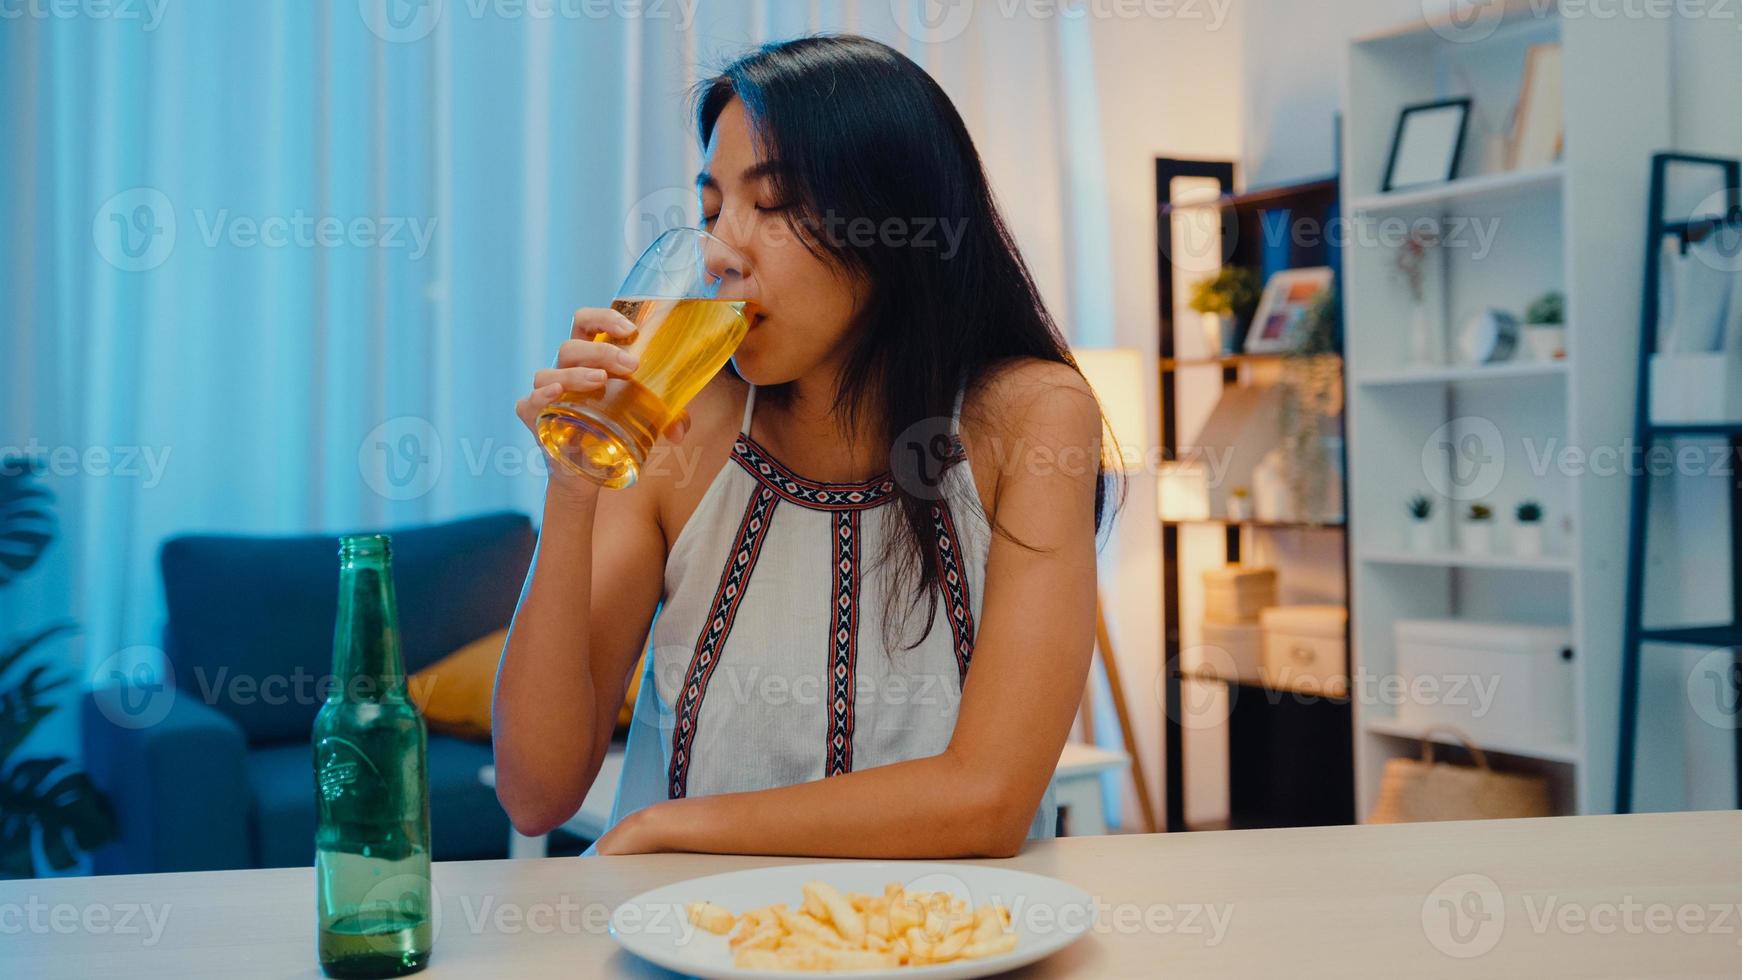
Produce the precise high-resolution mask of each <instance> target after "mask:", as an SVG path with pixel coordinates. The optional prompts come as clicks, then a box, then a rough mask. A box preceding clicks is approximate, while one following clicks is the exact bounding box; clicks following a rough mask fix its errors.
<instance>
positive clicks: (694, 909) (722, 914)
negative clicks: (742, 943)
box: [689, 902, 732, 936]
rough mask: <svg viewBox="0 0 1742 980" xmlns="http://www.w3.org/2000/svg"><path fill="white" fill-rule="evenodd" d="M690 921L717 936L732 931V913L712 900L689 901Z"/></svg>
mask: <svg viewBox="0 0 1742 980" xmlns="http://www.w3.org/2000/svg"><path fill="white" fill-rule="evenodd" d="M689 916H690V922H691V924H693V925H697V926H700V927H701V928H703V929H706V930H708V931H709V932H711V933H714V934H715V935H718V936H724V935H725V934H726V933H728V932H731V931H732V913H730V912H728V911H726V909H725V908H724V907H723V906H720V905H715V904H714V903H713V902H691V903H690V907H689Z"/></svg>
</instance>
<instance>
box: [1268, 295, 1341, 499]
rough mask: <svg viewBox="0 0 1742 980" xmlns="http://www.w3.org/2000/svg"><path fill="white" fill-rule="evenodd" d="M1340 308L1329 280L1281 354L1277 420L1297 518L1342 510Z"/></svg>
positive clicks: (1289, 490)
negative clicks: (1337, 484)
mask: <svg viewBox="0 0 1742 980" xmlns="http://www.w3.org/2000/svg"><path fill="white" fill-rule="evenodd" d="M1342 308H1343V307H1342V303H1341V302H1340V301H1339V300H1338V298H1337V288H1336V286H1335V284H1333V285H1332V286H1331V288H1329V289H1326V290H1324V291H1323V292H1322V293H1320V295H1319V297H1318V298H1317V299H1316V300H1315V301H1314V302H1313V305H1312V306H1311V307H1309V308H1308V309H1307V311H1306V313H1305V314H1304V315H1303V316H1302V317H1301V320H1300V323H1299V324H1298V325H1297V326H1296V327H1295V328H1294V330H1293V331H1292V332H1291V335H1290V337H1291V346H1290V347H1289V349H1288V352H1287V353H1286V354H1284V355H1283V358H1282V371H1281V375H1280V378H1279V383H1280V386H1281V388H1282V403H1281V405H1280V406H1279V407H1278V411H1277V425H1278V428H1279V429H1280V431H1281V434H1282V445H1281V449H1282V451H1283V456H1284V459H1285V461H1286V468H1285V470H1284V474H1285V476H1286V479H1287V481H1288V493H1289V498H1290V504H1291V505H1292V507H1293V508H1294V513H1295V514H1296V515H1297V517H1299V519H1301V520H1308V521H1328V520H1335V519H1336V518H1338V517H1340V516H1341V514H1342V512H1343V501H1342V492H1341V488H1340V486H1336V485H1335V484H1336V483H1340V481H1334V480H1333V477H1335V476H1337V475H1338V474H1339V472H1340V470H1339V464H1340V459H1341V457H1342V452H1343V450H1342V441H1341V440H1342V436H1341V426H1339V425H1337V424H1336V420H1337V418H1338V416H1340V415H1341V414H1342V412H1343V365H1342V358H1341V357H1339V356H1338V351H1339V347H1340V341H1341V337H1342V325H1343V319H1342Z"/></svg>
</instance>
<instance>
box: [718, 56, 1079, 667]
mask: <svg viewBox="0 0 1742 980" xmlns="http://www.w3.org/2000/svg"><path fill="white" fill-rule="evenodd" d="M734 97H736V98H737V99H739V100H740V101H741V102H742V103H743V106H744V108H745V111H746V115H747V116H748V117H749V119H750V123H751V128H752V130H753V131H754V133H755V138H756V139H757V140H758V145H759V147H760V148H761V150H762V151H763V155H764V156H765V157H768V158H773V159H776V160H778V161H779V162H780V164H781V165H782V166H781V168H780V169H779V170H777V171H776V172H775V173H774V174H773V185H774V190H775V192H776V193H777V194H778V195H779V198H778V199H779V200H780V201H781V202H782V203H783V204H785V205H786V206H787V210H786V212H785V217H786V220H787V222H788V224H789V225H790V226H791V227H792V229H793V230H794V231H795V232H796V233H798V235H799V238H800V240H802V241H804V242H805V243H806V244H807V246H808V247H810V248H811V250H812V251H813V252H815V253H817V254H818V255H819V256H821V257H822V258H823V259H824V260H825V261H827V262H829V263H830V265H832V266H833V267H834V268H836V269H837V270H839V271H841V272H844V273H846V274H847V275H849V276H852V277H854V278H855V279H856V280H857V281H859V282H862V283H864V284H865V285H867V286H868V287H869V288H868V289H867V290H866V293H867V299H866V302H865V303H864V305H863V306H862V307H861V308H860V309H859V311H858V313H857V316H856V320H855V323H854V324H853V330H852V333H851V335H850V337H851V339H850V340H849V343H850V344H851V345H852V347H851V351H850V353H849V355H848V362H847V367H846V370H845V371H844V373H843V377H844V378H845V379H848V380H849V381H850V382H851V383H847V384H843V385H842V386H841V387H840V389H839V390H838V391H837V392H836V401H835V405H834V410H835V412H836V414H837V415H838V416H839V417H840V418H841V419H842V421H843V425H844V427H845V428H846V430H847V431H849V432H851V431H856V430H857V428H858V426H859V425H860V423H861V422H869V423H870V425H869V426H868V427H867V428H868V430H869V431H871V432H872V433H874V435H875V437H876V438H877V439H878V440H879V444H881V445H890V444H891V443H892V442H893V440H894V439H895V438H896V436H897V435H898V434H900V433H905V432H908V431H909V429H910V428H911V427H915V426H921V430H923V429H924V428H925V427H926V426H932V427H935V425H936V421H935V420H938V419H948V418H949V417H950V415H951V412H952V410H953V409H954V407H955V398H956V393H957V391H959V390H962V389H963V388H964V387H965V388H966V389H967V390H969V391H970V392H971V391H972V390H973V389H974V387H975V386H976V385H978V384H980V383H982V382H984V381H985V380H986V379H987V377H988V376H989V374H990V372H991V371H992V370H993V369H994V368H996V367H997V366H998V365H1000V364H1004V363H1006V362H1010V361H1014V360H1020V359H1024V358H1038V359H1040V360H1043V361H1053V362H1056V363H1059V364H1067V365H1070V366H1071V367H1072V368H1073V369H1074V368H1075V367H1076V362H1075V361H1074V360H1073V359H1072V358H1071V354H1070V348H1069V347H1068V346H1067V345H1066V343H1065V340H1064V337H1063V336H1062V335H1061V333H1060V331H1059V329H1058V325H1057V324H1056V323H1055V322H1054V321H1053V318H1052V316H1051V314H1049V313H1048V312H1047V309H1046V306H1045V304H1044V303H1043V302H1042V301H1041V297H1040V293H1039V290H1037V289H1036V288H1035V284H1034V280H1033V278H1032V277H1031V276H1030V274H1029V271H1028V268H1027V266H1026V265H1025V264H1024V262H1023V260H1022V256H1021V254H1020V253H1019V251H1018V250H1017V246H1016V242H1015V240H1014V239H1013V238H1012V236H1011V234H1010V232H1009V230H1008V229H1007V228H1006V227H1005V225H1004V221H1003V219H1002V218H1001V217H1000V216H999V213H998V208H997V205H996V203H995V202H994V201H993V198H992V189H991V187H990V185H989V184H988V183H987V180H986V174H985V170H984V169H983V168H982V166H981V164H980V156H979V153H978V152H976V151H975V149H974V144H973V140H972V139H970V138H969V136H968V129H967V127H966V126H964V125H963V123H962V118H961V116H960V115H959V114H958V113H957V112H956V108H955V106H954V105H953V104H951V102H950V100H949V97H948V96H947V95H945V94H944V91H943V89H942V88H940V87H939V86H938V84H937V82H936V81H934V80H933V79H932V78H931V76H929V75H927V74H926V73H925V71H924V70H922V69H921V68H920V67H919V66H918V65H916V64H914V63H913V62H912V61H911V60H909V59H908V58H907V57H906V56H904V55H902V54H901V53H900V52H898V51H896V50H895V49H894V48H891V47H889V46H888V45H885V44H882V43H879V42H877V41H873V40H871V39H869V38H865V37H859V36H856V35H839V34H832V35H819V36H811V37H803V38H798V39H795V40H789V41H780V42H774V43H769V44H765V45H762V46H761V47H760V48H758V49H756V50H755V51H754V52H752V53H750V54H748V55H745V56H744V57H742V58H739V59H738V60H736V61H734V62H732V63H731V64H730V65H728V66H726V68H725V69H724V70H722V71H721V72H720V74H718V75H716V76H714V77H713V78H710V79H707V80H704V81H702V82H701V83H699V84H698V86H697V92H696V120H697V128H698V131H699V134H700V137H701V141H702V145H703V146H704V147H705V146H706V145H707V143H708V140H709V137H710V136H711V135H712V133H713V130H714V124H715V122H716V121H718V119H719V117H720V113H721V111H722V110H724V109H725V107H726V105H727V103H729V102H730V101H731V100H732V99H733V98H734ZM862 219H869V222H866V221H864V220H862ZM889 219H893V220H894V221H897V222H901V223H902V224H901V225H900V226H899V227H902V228H904V229H905V230H906V231H905V233H904V234H903V235H902V236H891V238H890V239H889V240H885V238H884V236H883V235H882V234H875V235H866V236H859V235H853V234H843V233H842V231H843V229H845V228H847V227H849V226H848V223H849V222H858V224H859V227H865V228H882V227H884V222H885V220H889ZM927 222H935V224H932V225H930V239H931V240H930V244H929V246H927V245H922V244H919V243H917V242H915V241H912V240H908V236H910V235H917V234H918V233H919V232H921V231H922V230H923V227H922V226H925V224H926V223H927ZM944 228H949V229H959V234H960V240H959V241H957V242H956V243H955V245H954V248H953V249H952V248H951V247H950V245H949V244H948V242H947V241H946V239H945V237H944V235H943V232H942V229H944ZM769 394H770V395H771V396H773V397H774V398H776V399H778V398H780V397H781V396H782V392H779V391H776V390H770V391H769ZM871 411H875V412H876V413H877V417H876V418H871V419H867V418H866V415H867V414H868V413H869V412H871ZM916 431H920V430H916ZM907 484H908V481H906V480H900V479H898V480H897V481H896V493H897V496H898V499H899V502H900V506H901V510H902V513H903V516H904V520H901V521H896V522H893V523H894V525H895V527H896V533H895V534H894V535H893V536H892V537H891V539H890V540H889V542H888V548H889V551H888V552H887V553H886V554H885V555H884V558H885V568H886V569H890V570H891V571H892V574H893V576H894V577H893V578H892V579H890V581H891V582H892V584H894V587H891V588H889V589H888V590H887V592H886V595H887V596H888V597H889V600H890V603H889V609H887V610H886V616H885V625H886V627H887V626H889V624H891V623H892V622H893V621H894V619H896V618H905V617H892V616H890V615H887V613H890V612H894V611H896V609H897V607H898V606H903V605H904V606H905V607H906V609H907V610H914V609H917V607H918V603H919V602H920V601H921V600H922V599H923V600H927V601H928V605H927V614H926V619H925V628H924V629H923V630H921V632H920V634H919V636H920V637H921V638H923V637H924V635H925V633H926V632H928V631H929V630H930V628H931V624H932V621H933V619H934V617H935V615H936V612H937V600H938V591H939V590H938V589H937V588H935V586H936V585H937V583H938V579H939V572H938V546H937V538H936V533H935V530H934V523H933V516H932V506H933V504H934V502H935V501H934V499H932V498H931V497H927V496H925V495H923V494H918V493H915V492H913V491H914V490H915V489H916V488H915V487H911V486H909V485H907ZM1108 488H1109V480H1108V479H1107V478H1106V472H1105V470H1104V469H1099V468H1098V470H1097V479H1096V490H1095V523H1096V527H1097V528H1099V527H1100V526H1101V525H1102V523H1103V521H1104V519H1105V517H1106V512H1107V505H1108V499H1107V498H1108ZM933 496H934V497H935V495H933ZM903 600H911V601H910V602H903ZM887 632H888V631H887V629H886V633H887ZM900 632H902V633H905V632H906V631H905V630H902V631H900ZM917 642H918V640H915V641H914V643H915V644H916V643H917ZM896 645H898V644H896V643H893V642H892V643H891V644H890V646H891V648H892V649H893V647H894V646H896ZM906 645H908V646H911V645H913V644H906Z"/></svg>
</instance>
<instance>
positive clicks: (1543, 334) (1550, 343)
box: [1524, 324, 1567, 361]
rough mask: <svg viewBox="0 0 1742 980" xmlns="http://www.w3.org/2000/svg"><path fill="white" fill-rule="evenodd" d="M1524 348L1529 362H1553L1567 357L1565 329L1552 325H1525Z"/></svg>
mask: <svg viewBox="0 0 1742 980" xmlns="http://www.w3.org/2000/svg"><path fill="white" fill-rule="evenodd" d="M1524 347H1525V349H1526V350H1528V351H1530V357H1531V360H1535V361H1555V360H1559V359H1561V358H1563V357H1565V356H1567V328H1566V327H1563V326H1559V325H1553V324H1547V325H1544V324H1526V325H1525V327H1524Z"/></svg>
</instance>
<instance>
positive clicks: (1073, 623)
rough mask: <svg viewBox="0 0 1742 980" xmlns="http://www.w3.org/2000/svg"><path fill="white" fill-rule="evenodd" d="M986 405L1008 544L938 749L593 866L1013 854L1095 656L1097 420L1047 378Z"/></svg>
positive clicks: (720, 813)
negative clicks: (669, 856) (636, 857)
mask: <svg viewBox="0 0 1742 980" xmlns="http://www.w3.org/2000/svg"><path fill="white" fill-rule="evenodd" d="M984 399H985V407H984V408H983V409H982V410H981V414H983V415H984V416H985V417H986V418H989V419H994V420H1007V421H1005V422H1002V423H1000V424H997V426H996V428H997V429H998V430H999V431H997V432H996V433H995V434H994V435H993V438H996V439H998V440H1003V441H1005V445H1004V446H1003V447H1000V448H1002V449H1004V452H1002V453H1001V454H1000V455H999V457H996V458H1001V459H1004V460H1008V461H1009V462H1007V463H1006V464H1005V466H1004V468H1003V469H1002V471H1001V472H1000V473H999V475H998V492H997V493H996V495H995V496H994V499H996V500H997V513H996V515H995V522H996V523H997V524H998V525H999V526H1000V527H1001V528H1002V529H1003V531H1005V532H1008V534H1005V533H995V534H994V536H993V539H992V545H991V552H990V555H989V558H988V560H987V566H986V595H985V599H984V602H983V603H982V606H981V616H980V622H979V623H978V632H977V635H976V637H975V642H974V660H973V665H972V668H971V669H970V671H969V678H970V680H969V683H968V684H967V685H966V686H965V688H964V690H963V693H962V703H961V707H960V712H959V714H958V716H957V719H956V728H955V733H954V735H952V737H951V739H950V744H949V746H948V747H947V748H946V749H945V750H944V751H943V752H942V753H941V754H939V755H936V756H932V757H929V758H924V759H914V760H911V761H908V762H900V763H896V764H893V765H887V766H879V767H876V768H872V769H864V770H860V771H857V772H850V773H845V774H842V775H839V776H832V777H829V778H827V779H820V780H815V781H813V782H808V783H801V784H798V785H794V786H783V787H780V788H777V789H769V790H760V791H757V792H748V793H728V794H722V795H719V796H701V797H691V798H687V799H681V800H671V801H667V802H664V803H659V804H656V805H654V806H652V807H648V808H647V809H645V810H641V811H639V812H637V813H636V814H634V815H632V816H631V817H630V818H629V819H627V820H625V821H623V822H622V823H621V824H619V825H618V826H617V827H615V828H613V829H612V830H611V832H610V833H608V834H606V835H605V837H604V838H603V839H602V840H600V842H599V852H600V853H602V854H627V853H638V852H645V851H661V850H671V851H707V852H714V853H726V854H791V855H809V856H820V857H883V858H942V857H969V856H994V857H995V856H1004V855H1009V854H1014V853H1016V852H1017V850H1019V849H1020V848H1021V846H1022V842H1023V840H1024V839H1025V837H1026V836H1027V833H1028V828H1029V824H1030V822H1031V821H1032V820H1033V818H1034V813H1035V810H1036V808H1037V807H1038V806H1039V805H1040V800H1041V797H1042V796H1043V795H1044V794H1045V792H1046V787H1047V784H1048V783H1049V782H1050V781H1051V779H1052V774H1053V770H1054V769H1055V768H1056V767H1057V765H1058V758H1059V753H1060V752H1061V751H1062V750H1063V748H1064V743H1065V738H1066V737H1067V735H1068V734H1069V732H1070V726H1071V723H1072V720H1073V719H1074V718H1075V717H1076V712H1077V706H1078V704H1079V702H1080V701H1081V699H1082V692H1083V683H1084V680H1085V678H1086V677H1087V676H1088V668H1089V658H1090V655H1091V653H1092V650H1093V646H1094V634H1095V514H1094V510H1095V508H1094V502H1095V461H1096V460H1097V459H1099V458H1100V435H1101V417H1100V413H1099V408H1098V407H1097V406H1096V404H1095V402H1094V399H1093V397H1092V396H1091V395H1090V393H1089V388H1088V385H1087V384H1086V383H1085V382H1084V381H1083V380H1082V378H1081V377H1080V376H1078V375H1077V373H1076V372H1075V371H1074V370H1071V369H1070V368H1067V367H1064V366H1063V365H1057V364H1044V363H1039V362H1030V363H1027V364H1023V365H1020V366H1018V367H1015V368H1012V369H1009V370H1007V371H1005V372H1004V373H1003V374H1002V375H1001V376H1000V377H998V378H997V379H995V380H994V381H993V382H991V383H990V384H989V385H988V387H987V390H986V392H985V395H984ZM1012 440H1014V449H1013V450H1012V449H1011V445H1012V442H1011V441H1012ZM974 448H975V447H974V445H973V443H970V452H973V451H974ZM994 451H995V450H994ZM1012 537H1014V539H1015V540H1011V538H1012ZM934 628H943V626H942V624H939V625H938V626H934Z"/></svg>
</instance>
